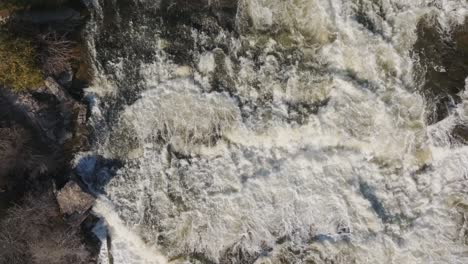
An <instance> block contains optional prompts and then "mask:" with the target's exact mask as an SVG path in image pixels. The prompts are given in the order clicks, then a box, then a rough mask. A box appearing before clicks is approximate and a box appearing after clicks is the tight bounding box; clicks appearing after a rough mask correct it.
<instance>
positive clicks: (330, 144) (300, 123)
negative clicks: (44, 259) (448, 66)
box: [75, 0, 468, 264]
mask: <svg viewBox="0 0 468 264" xmlns="http://www.w3.org/2000/svg"><path fill="white" fill-rule="evenodd" d="M87 3H88V6H89V8H90V10H91V13H92V21H91V23H90V25H89V26H88V29H87V30H88V32H89V33H90V37H89V39H88V46H89V49H90V51H91V55H92V59H93V60H92V62H91V65H92V66H93V67H94V71H95V76H96V78H95V79H96V80H95V82H94V84H93V86H92V87H90V88H89V89H87V90H86V96H87V98H88V100H89V102H90V105H91V110H92V111H91V117H90V123H91V126H92V128H93V131H94V135H93V137H94V142H93V147H92V151H90V152H87V153H81V154H80V155H78V156H77V157H76V161H75V162H76V172H77V174H78V175H80V176H81V177H82V178H83V179H84V181H85V182H86V183H87V184H88V185H89V186H90V188H91V189H93V190H94V191H95V192H96V193H99V197H100V198H99V200H98V203H97V205H96V206H95V208H94V211H95V213H96V214H97V215H99V216H100V217H101V218H102V226H98V227H97V228H96V230H97V231H96V232H97V233H99V234H101V238H102V241H103V246H102V249H101V251H102V252H101V262H102V263H114V264H130V263H159V264H162V263H242V264H244V263H245V264H247V263H257V264H259V263H395V264H397V263H398V264H405V263H408V264H415V263H453V264H455V263H460V264H461V263H468V180H467V179H468V178H467V177H468V146H466V145H465V144H464V143H463V142H461V141H459V140H456V139H454V137H453V135H452V134H451V131H452V130H453V128H454V127H456V126H458V125H463V124H466V123H467V122H468V115H467V114H468V101H466V99H468V94H465V93H463V92H461V94H460V98H461V100H459V101H457V102H454V103H453V105H452V106H451V108H450V110H449V111H447V112H448V114H447V116H445V117H444V118H443V119H442V120H440V121H437V122H429V121H428V120H429V119H428V116H430V115H431V113H430V111H432V110H433V109H434V108H433V107H431V105H432V104H433V102H432V101H431V100H430V99H428V98H427V97H425V96H424V95H423V92H421V89H422V87H423V86H424V85H423V83H424V82H425V80H424V78H423V77H421V76H423V75H424V74H421V72H424V67H422V66H421V65H422V63H421V60H419V58H418V56H417V54H415V52H413V47H414V45H415V43H416V41H417V40H418V34H417V32H418V30H417V29H418V27H419V26H420V25H421V24H422V23H425V24H426V25H429V26H430V27H432V28H435V29H436V31H437V32H438V34H440V35H441V36H443V37H446V38H447V39H448V41H450V40H449V39H450V34H451V32H452V31H453V30H454V29H455V28H457V27H460V26H462V25H464V24H465V17H466V15H467V12H468V3H467V2H466V1H464V0H433V1H428V0H426V1H422V0H377V1H373V0H239V1H234V0H232V1H227V0H209V1H208V0H206V1H198V0H197V1H183V0H177V1H176V0H174V1H161V0H159V1H158V0H152V1H151V0H122V1H119V0H100V1H97V0H95V1H88V2H87ZM433 66H434V67H437V65H433ZM440 70H441V71H442V70H443V69H440ZM460 90H464V89H463V87H460Z"/></svg>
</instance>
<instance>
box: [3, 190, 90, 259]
mask: <svg viewBox="0 0 468 264" xmlns="http://www.w3.org/2000/svg"><path fill="white" fill-rule="evenodd" d="M79 233H80V229H79V227H76V226H70V225H68V224H67V223H65V222H64V221H63V219H62V217H61V214H60V212H59V208H58V206H57V202H56V200H55V197H54V195H53V194H52V192H47V193H44V194H41V195H38V196H32V195H28V196H26V198H25V199H24V201H23V202H22V204H21V205H17V206H14V207H12V208H10V209H9V210H8V212H7V214H6V216H5V218H3V219H2V221H0V264H24V263H31V264H45V263H48V264H85V263H90V262H91V259H90V255H89V252H88V251H87V249H86V247H85V245H84V244H83V242H82V239H81V237H80V235H79Z"/></svg>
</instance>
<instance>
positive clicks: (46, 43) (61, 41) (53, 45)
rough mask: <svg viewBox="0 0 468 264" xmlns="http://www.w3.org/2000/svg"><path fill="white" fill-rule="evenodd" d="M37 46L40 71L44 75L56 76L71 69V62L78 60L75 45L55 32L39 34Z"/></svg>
mask: <svg viewBox="0 0 468 264" xmlns="http://www.w3.org/2000/svg"><path fill="white" fill-rule="evenodd" d="M36 42H37V44H38V45H39V59H40V61H41V64H42V70H43V71H44V73H45V74H46V75H58V74H60V73H62V72H64V71H67V70H69V69H70V68H71V63H72V61H73V60H77V59H79V51H78V49H77V48H76V46H77V45H76V43H75V42H73V41H70V40H68V39H67V38H66V36H65V35H59V34H58V33H56V32H53V31H52V32H48V33H45V34H40V35H39V36H38V37H37V41H36Z"/></svg>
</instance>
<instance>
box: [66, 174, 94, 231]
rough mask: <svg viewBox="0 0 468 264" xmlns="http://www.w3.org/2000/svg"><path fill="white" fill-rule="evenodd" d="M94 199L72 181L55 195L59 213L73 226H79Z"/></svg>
mask: <svg viewBox="0 0 468 264" xmlns="http://www.w3.org/2000/svg"><path fill="white" fill-rule="evenodd" d="M94 201H95V198H94V197H93V196H92V195H91V194H89V193H86V192H85V191H83V189H82V188H81V187H80V186H79V185H78V184H77V183H76V182H74V181H70V182H68V183H67V184H65V186H64V187H63V188H62V189H61V190H60V191H59V192H58V193H57V202H58V205H59V208H60V212H61V213H62V214H63V215H64V217H65V219H66V220H68V221H69V222H71V223H73V224H80V223H81V222H82V221H83V220H84V219H85V218H86V216H87V212H88V211H89V209H91V207H92V206H93V204H94Z"/></svg>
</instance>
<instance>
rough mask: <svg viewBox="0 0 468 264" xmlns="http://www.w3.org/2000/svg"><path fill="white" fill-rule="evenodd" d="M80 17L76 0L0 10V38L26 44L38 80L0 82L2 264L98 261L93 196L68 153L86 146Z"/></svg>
mask: <svg viewBox="0 0 468 264" xmlns="http://www.w3.org/2000/svg"><path fill="white" fill-rule="evenodd" d="M86 12H87V10H86V8H85V6H83V5H82V4H81V2H80V1H69V2H66V3H60V4H57V5H56V6H38V7H36V6H21V7H15V8H7V9H3V10H2V8H1V7H0V21H1V24H0V31H1V33H2V34H4V35H5V34H8V38H13V39H20V38H21V39H26V40H28V41H30V43H32V46H33V47H34V49H35V51H37V54H38V56H37V57H36V58H34V59H35V60H36V62H37V64H36V65H37V66H38V68H40V69H41V72H42V78H43V80H42V81H41V82H40V85H37V87H22V89H21V90H19V89H14V88H15V87H14V83H7V84H5V83H0V108H1V109H0V135H1V137H0V234H1V236H0V263H2V264H3V263H5V264H6V263H8V264H14V263H60V264H61V263H96V262H97V259H96V254H97V249H96V247H97V244H96V242H95V240H94V238H93V236H92V235H91V228H92V226H93V223H94V222H95V219H94V217H93V216H90V213H89V212H90V209H91V207H92V205H93V203H94V199H95V198H94V197H93V195H91V194H89V193H87V192H86V190H85V188H83V185H82V184H81V182H80V180H79V179H78V178H77V177H76V176H75V175H74V174H73V172H72V168H71V161H72V159H73V157H74V154H75V153H76V152H78V151H85V150H87V149H88V148H89V143H88V136H89V129H88V127H87V125H86V119H87V115H88V106H87V104H86V102H85V100H84V98H83V89H84V88H85V87H86V86H87V85H88V83H89V81H90V79H91V77H90V76H91V74H90V70H89V69H88V68H87V66H86V65H87V64H88V63H87V60H88V58H87V56H88V55H87V54H88V53H87V51H86V49H85V48H84V47H85V45H83V44H82V42H83V41H82V30H83V27H84V25H85V23H86V21H87V16H86ZM25 28H26V29H27V30H25ZM22 31H25V32H27V33H26V34H24V35H23V32H22ZM10 36H13V37H10ZM8 38H5V39H8ZM41 39H42V40H44V41H43V42H41ZM0 45H3V43H0ZM60 45H61V46H60ZM11 52H12V53H14V52H15V51H11ZM54 52H55V53H54ZM57 54H59V55H61V56H69V57H58V55H57ZM63 54H65V55H63ZM7 67H8V66H7ZM2 74H8V73H3V72H2ZM3 77H5V76H3ZM6 77H7V78H6V79H7V80H11V79H14V78H9V79H8V76H6ZM4 79H5V78H4ZM23 88H24V89H23ZM90 223H91V224H90Z"/></svg>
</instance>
